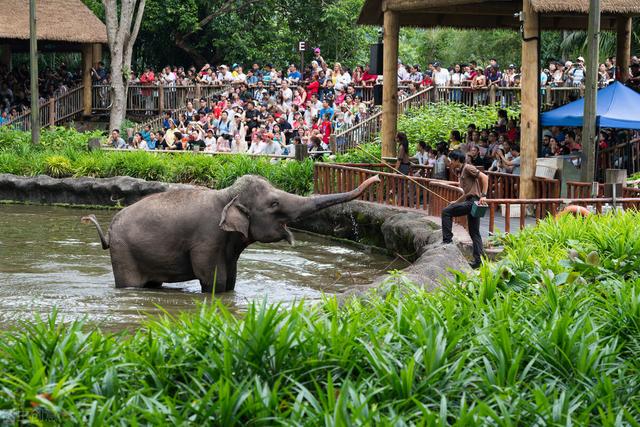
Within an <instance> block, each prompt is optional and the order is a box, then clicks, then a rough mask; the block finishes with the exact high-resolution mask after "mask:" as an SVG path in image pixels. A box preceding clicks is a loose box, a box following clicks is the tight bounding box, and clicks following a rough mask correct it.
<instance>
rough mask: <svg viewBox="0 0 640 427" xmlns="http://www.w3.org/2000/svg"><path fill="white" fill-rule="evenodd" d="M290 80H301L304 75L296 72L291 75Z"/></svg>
mask: <svg viewBox="0 0 640 427" xmlns="http://www.w3.org/2000/svg"><path fill="white" fill-rule="evenodd" d="M289 78H290V79H298V80H300V79H301V78H302V75H301V74H300V72H299V71H294V72H293V73H289Z"/></svg>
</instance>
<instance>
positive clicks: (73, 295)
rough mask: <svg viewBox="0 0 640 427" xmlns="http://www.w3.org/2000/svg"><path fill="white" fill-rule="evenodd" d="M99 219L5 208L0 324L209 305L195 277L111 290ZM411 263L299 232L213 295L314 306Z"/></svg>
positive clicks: (246, 256)
mask: <svg viewBox="0 0 640 427" xmlns="http://www.w3.org/2000/svg"><path fill="white" fill-rule="evenodd" d="M89 213H95V214H96V217H97V218H98V220H99V221H100V223H101V225H102V227H103V229H104V230H106V229H108V225H109V222H110V221H111V218H112V217H113V215H115V211H100V210H97V211H95V210H94V211H87V210H83V209H72V208H63V207H49V206H29V205H0V328H3V329H4V328H7V327H11V326H15V325H18V324H19V322H20V321H22V320H29V319H32V318H34V317H35V316H36V315H37V314H40V315H42V316H43V317H46V316H48V315H49V314H50V313H51V312H52V310H54V308H57V310H58V313H59V316H60V317H61V318H63V319H64V320H65V321H71V320H74V319H78V318H84V317H86V318H87V319H88V320H89V322H91V323H92V324H97V325H99V326H101V327H103V328H106V329H120V328H126V327H128V326H133V325H136V324H138V323H139V322H140V321H142V320H143V319H145V318H146V317H147V316H148V315H149V314H156V313H159V312H160V309H159V308H158V307H162V308H163V309H164V310H167V311H168V312H170V313H172V314H176V313H179V312H183V311H188V310H196V309H197V302H198V301H204V300H205V298H208V299H211V295H203V294H201V293H200V284H199V283H198V282H197V281H191V282H185V283H174V284H165V285H164V287H163V288H162V289H159V290H151V289H115V288H114V287H113V275H112V272H111V261H110V258H109V251H105V250H102V248H101V247H100V243H99V240H98V236H97V233H96V230H95V228H94V227H93V226H88V225H85V224H81V223H80V217H82V216H83V215H87V214H89ZM405 266H406V265H405V264H403V263H401V262H399V261H394V260H392V259H390V258H388V257H385V256H382V255H379V254H370V253H364V252H362V251H361V250H359V249H356V248H353V247H349V246H345V245H342V244H338V243H336V242H335V241H332V240H328V239H322V238H319V237H315V236H311V235H308V234H304V233H296V244H295V246H290V245H289V244H288V243H286V242H281V243H273V244H254V245H252V246H250V247H249V248H247V249H246V250H245V251H244V252H243V254H242V256H241V257H240V261H239V264H238V278H237V283H236V288H235V291H233V292H226V293H223V294H218V295H216V298H220V299H221V300H222V301H223V302H224V303H225V304H226V305H227V306H228V307H229V308H230V309H232V310H242V309H243V308H244V307H246V305H247V304H248V303H249V301H252V300H255V299H258V300H262V299H263V298H265V297H266V298H267V299H268V300H269V301H270V302H283V303H289V302H292V301H295V300H300V299H302V298H304V299H305V300H317V299H319V298H321V296H322V294H323V293H327V294H335V293H340V292H344V291H345V290H346V289H348V288H350V287H353V286H358V285H363V284H367V283H370V282H371V280H372V279H373V278H374V277H376V276H378V275H380V274H382V273H384V272H385V271H388V270H391V269H397V268H404V267H405Z"/></svg>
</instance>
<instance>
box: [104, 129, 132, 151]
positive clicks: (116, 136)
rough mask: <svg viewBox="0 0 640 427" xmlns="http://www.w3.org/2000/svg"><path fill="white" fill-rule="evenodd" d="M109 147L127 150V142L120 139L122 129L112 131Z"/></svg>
mask: <svg viewBox="0 0 640 427" xmlns="http://www.w3.org/2000/svg"><path fill="white" fill-rule="evenodd" d="M107 143H108V144H109V145H111V146H112V147H113V148H117V149H124V148H127V144H126V142H124V139H122V138H121V137H120V129H114V130H112V131H111V135H110V136H109V140H108V141H107Z"/></svg>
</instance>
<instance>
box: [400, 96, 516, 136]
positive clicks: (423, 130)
mask: <svg viewBox="0 0 640 427" xmlns="http://www.w3.org/2000/svg"><path fill="white" fill-rule="evenodd" d="M499 109H500V107H499V106H497V105H496V106H492V105H484V106H478V107H469V106H466V105H464V104H443V103H439V104H428V105H426V106H423V107H420V108H417V109H410V110H408V111H407V112H406V114H403V115H400V116H399V117H398V130H399V131H401V132H405V133H406V134H407V137H408V138H409V141H410V142H411V143H412V144H415V143H418V142H419V141H425V142H426V143H427V144H429V145H431V146H435V144H437V143H438V142H439V141H448V140H449V135H450V133H451V131H452V130H453V129H456V130H459V131H460V132H461V133H465V132H466V130H467V126H468V125H469V124H471V123H474V124H475V125H476V126H477V128H478V129H483V128H487V127H492V126H494V125H495V124H496V123H497V121H498V110H499ZM507 114H508V115H509V117H515V116H518V115H519V114H520V113H519V110H518V109H507Z"/></svg>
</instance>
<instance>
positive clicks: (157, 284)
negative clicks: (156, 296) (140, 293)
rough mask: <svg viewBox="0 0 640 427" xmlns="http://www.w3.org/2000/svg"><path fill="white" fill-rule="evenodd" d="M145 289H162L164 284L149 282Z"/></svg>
mask: <svg viewBox="0 0 640 427" xmlns="http://www.w3.org/2000/svg"><path fill="white" fill-rule="evenodd" d="M144 287H145V288H151V289H158V288H161V287H162V282H147V283H145V284H144Z"/></svg>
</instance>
